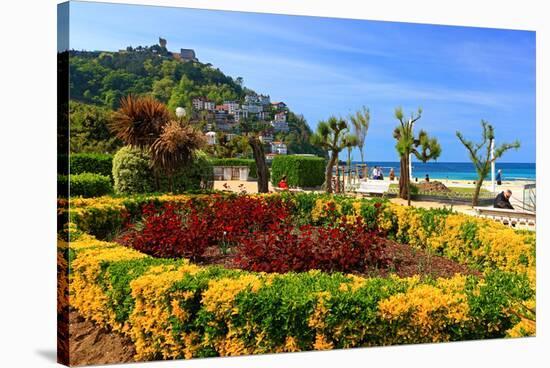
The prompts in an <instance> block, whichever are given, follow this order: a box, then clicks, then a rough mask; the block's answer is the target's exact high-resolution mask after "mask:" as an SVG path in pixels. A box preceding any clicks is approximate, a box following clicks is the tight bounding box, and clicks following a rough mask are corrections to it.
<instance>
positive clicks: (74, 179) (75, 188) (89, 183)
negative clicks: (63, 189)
mask: <svg viewBox="0 0 550 368" xmlns="http://www.w3.org/2000/svg"><path fill="white" fill-rule="evenodd" d="M68 177H69V180H70V185H69V192H70V196H71V197H99V196H102V195H105V194H109V193H112V191H113V186H112V185H111V178H109V177H108V176H105V175H99V174H92V173H82V174H76V175H69V176H68ZM66 180H67V176H64V175H59V176H58V177H57V183H58V188H59V187H60V186H62V185H63V184H64V183H66Z"/></svg>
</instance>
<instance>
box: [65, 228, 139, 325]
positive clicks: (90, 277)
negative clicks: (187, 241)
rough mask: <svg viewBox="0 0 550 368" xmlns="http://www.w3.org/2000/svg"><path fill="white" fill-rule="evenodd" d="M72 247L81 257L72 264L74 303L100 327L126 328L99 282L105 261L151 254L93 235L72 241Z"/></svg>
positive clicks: (129, 258)
mask: <svg viewBox="0 0 550 368" xmlns="http://www.w3.org/2000/svg"><path fill="white" fill-rule="evenodd" d="M70 248H71V249H74V250H77V251H78V257H77V258H76V259H75V260H74V261H72V262H71V264H70V268H71V274H72V277H71V279H70V284H69V285H70V303H71V305H72V306H73V307H75V308H77V309H78V310H79V311H80V312H81V313H82V314H83V315H85V316H86V317H88V318H90V319H92V320H93V321H95V322H97V323H98V324H99V325H100V326H104V327H107V326H111V328H113V329H115V330H122V328H123V326H122V325H121V324H119V323H117V322H116V321H115V315H114V313H113V311H112V310H111V309H109V308H107V296H106V295H105V292H104V291H103V289H102V288H101V286H100V285H99V280H98V278H99V276H100V273H101V264H102V262H114V261H122V260H132V259H140V258H146V257H148V256H147V255H145V254H143V253H140V252H137V251H135V250H132V249H129V248H125V247H121V246H116V245H114V244H112V243H107V242H101V241H97V240H95V239H94V238H93V237H91V236H83V237H81V238H79V240H78V241H75V242H71V243H70Z"/></svg>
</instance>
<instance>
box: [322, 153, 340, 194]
mask: <svg viewBox="0 0 550 368" xmlns="http://www.w3.org/2000/svg"><path fill="white" fill-rule="evenodd" d="M337 159H338V154H335V153H334V152H332V153H331V155H330V159H329V161H328V164H327V170H326V172H325V185H326V187H327V189H326V190H327V193H332V168H333V167H334V163H335V162H336V160H337Z"/></svg>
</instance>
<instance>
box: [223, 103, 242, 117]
mask: <svg viewBox="0 0 550 368" xmlns="http://www.w3.org/2000/svg"><path fill="white" fill-rule="evenodd" d="M223 104H224V105H225V106H227V112H229V113H230V114H231V115H235V111H237V110H238V109H239V107H240V106H239V103H238V102H235V101H225V102H224V103H223Z"/></svg>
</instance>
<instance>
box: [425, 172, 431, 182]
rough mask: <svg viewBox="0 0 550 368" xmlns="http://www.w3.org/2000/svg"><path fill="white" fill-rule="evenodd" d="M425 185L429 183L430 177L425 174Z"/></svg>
mask: <svg viewBox="0 0 550 368" xmlns="http://www.w3.org/2000/svg"><path fill="white" fill-rule="evenodd" d="M425 180H426V183H429V182H430V175H428V174H426V179H425Z"/></svg>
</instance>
